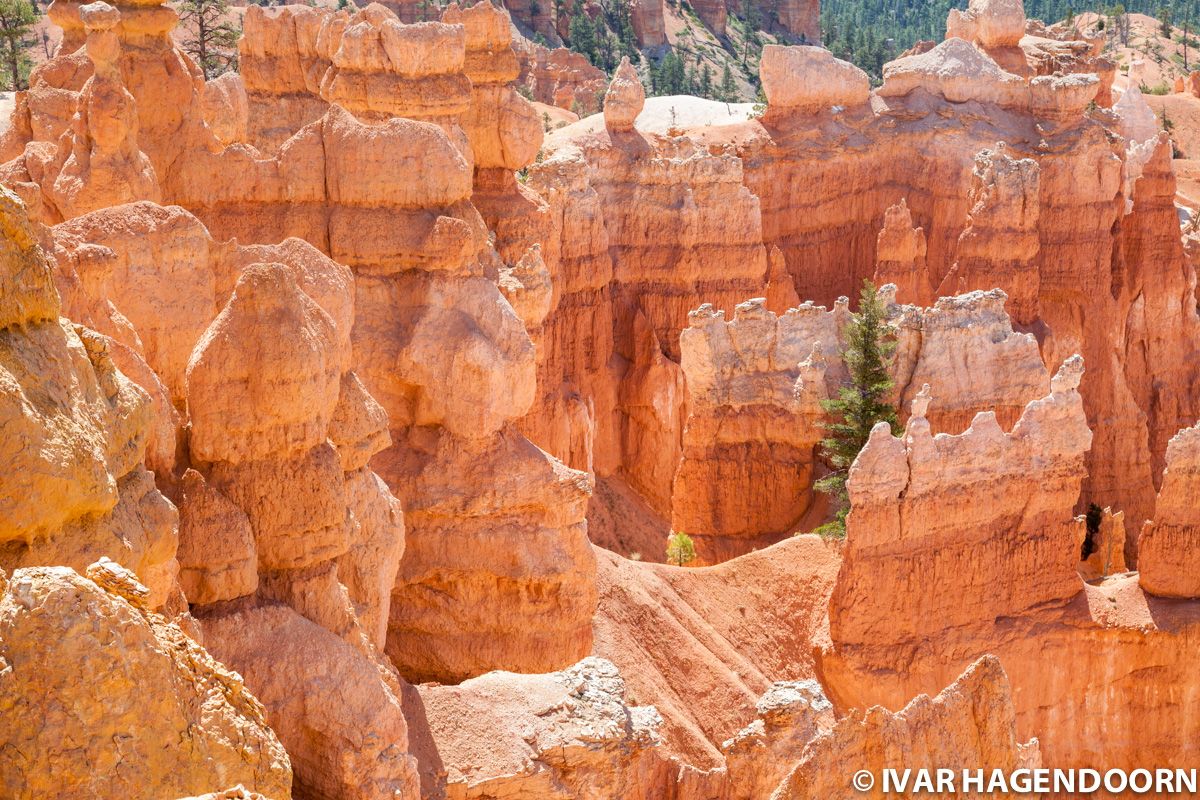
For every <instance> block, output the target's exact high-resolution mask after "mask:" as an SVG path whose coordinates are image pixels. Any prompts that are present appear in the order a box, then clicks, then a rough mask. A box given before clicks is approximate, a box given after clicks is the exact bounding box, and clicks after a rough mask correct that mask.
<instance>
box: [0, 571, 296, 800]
mask: <svg viewBox="0 0 1200 800" xmlns="http://www.w3.org/2000/svg"><path fill="white" fill-rule="evenodd" d="M89 572H92V573H94V574H96V575H97V577H100V578H101V579H102V580H105V582H106V586H112V588H111V589H109V590H108V591H106V590H105V589H104V588H101V587H100V586H97V585H96V583H93V582H92V581H91V580H88V579H87V578H83V577H81V576H80V575H79V574H77V573H76V572H74V571H73V570H71V569H69V568H67V567H30V568H26V569H20V570H17V571H16V572H14V573H13V575H12V577H11V579H9V580H8V581H7V585H5V584H4V581H2V580H0V589H2V590H3V591H2V593H0V665H3V666H2V667H0V714H2V715H3V718H4V721H5V722H4V725H0V750H3V751H4V752H7V753H10V754H15V753H21V754H22V756H23V757H21V758H4V759H0V792H2V793H3V794H4V796H5V797H11V798H13V799H14V800H34V798H45V797H62V796H78V797H89V798H97V799H98V800H108V799H111V800H118V798H128V797H134V796H153V797H170V798H174V797H180V796H184V795H191V794H196V793H202V792H206V791H208V790H209V789H212V788H213V787H215V786H223V785H227V784H228V783H231V782H237V783H241V784H243V785H244V786H247V787H251V788H252V789H254V790H256V791H259V792H262V793H263V794H265V795H267V796H269V797H271V798H276V799H284V798H288V797H290V796H291V781H292V775H291V767H290V764H289V760H288V755H287V753H285V752H284V749H283V747H282V746H281V745H280V743H279V740H278V739H277V738H276V737H275V734H274V733H272V732H271V729H270V728H268V727H267V723H266V720H265V719H264V713H263V707H262V705H261V704H260V703H259V702H258V700H256V699H255V698H254V696H253V695H251V694H250V692H249V691H248V690H247V689H246V687H245V686H244V685H243V683H242V680H241V678H240V677H239V676H238V675H237V674H236V673H233V672H230V671H228V670H227V669H226V668H225V667H223V666H222V665H221V664H219V663H217V662H216V661H214V660H213V658H212V657H211V656H210V655H209V654H208V653H207V652H206V651H205V650H204V649H203V648H201V647H200V646H199V645H197V644H196V643H195V642H194V641H193V640H192V639H190V638H189V637H188V636H187V635H185V634H184V633H183V632H182V631H181V630H180V629H179V628H178V627H176V626H175V625H173V624H170V623H168V622H167V621H166V620H165V619H163V618H162V617H161V616H159V615H158V614H155V613H153V612H149V611H146V610H143V609H141V608H139V607H138V606H137V605H135V604H132V603H130V602H129V601H127V600H126V599H125V598H124V597H122V596H121V595H122V594H125V593H128V592H130V591H133V592H135V593H138V594H140V592H146V591H147V590H146V589H145V587H139V585H138V584H137V582H136V581H133V580H132V578H131V577H128V576H129V573H128V571H127V570H123V569H122V568H120V567H119V566H116V565H113V564H111V562H110V563H109V564H107V565H96V566H95V567H94V568H93V569H90V570H89ZM123 575H124V576H126V577H122V576H123ZM139 588H140V592H139V591H138V590H139Z"/></svg>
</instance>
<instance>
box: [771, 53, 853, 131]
mask: <svg viewBox="0 0 1200 800" xmlns="http://www.w3.org/2000/svg"><path fill="white" fill-rule="evenodd" d="M759 72H760V74H761V77H762V87H763V92H764V93H765V94H766V96H767V110H768V112H769V113H770V115H771V116H772V117H778V116H779V115H781V114H787V113H801V114H805V113H807V114H813V113H819V112H828V111H829V110H830V109H831V108H833V107H834V106H839V107H843V108H846V107H852V106H859V105H862V104H863V103H866V102H867V97H868V95H869V93H870V90H871V85H870V81H869V80H868V79H867V73H865V72H863V71H862V70H861V69H859V68H858V67H856V66H854V65H853V64H850V63H849V62H846V61H842V60H840V59H837V58H834V57H833V54H832V53H830V52H829V51H828V50H826V49H825V48H823V47H804V46H797V47H783V46H781V45H775V44H769V45H767V46H766V47H764V48H763V53H762V61H761V62H760V64H759Z"/></svg>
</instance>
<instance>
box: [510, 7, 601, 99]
mask: <svg viewBox="0 0 1200 800" xmlns="http://www.w3.org/2000/svg"><path fill="white" fill-rule="evenodd" d="M506 8H508V9H509V10H510V11H511V10H512V3H511V2H510V3H508V4H507V5H506ZM513 49H514V50H516V53H517V60H518V61H519V62H520V64H521V74H520V75H519V76H518V78H517V83H518V84H520V85H522V86H525V87H528V89H529V93H530V94H531V95H533V99H534V100H537V101H538V102H541V103H546V104H547V105H553V106H558V107H559V108H565V109H567V110H568V111H571V112H573V113H575V114H577V115H578V116H581V117H582V116H586V115H587V114H591V113H595V112H596V111H599V110H600V108H601V104H602V101H603V98H604V92H605V89H606V87H607V85H608V80H607V77H608V76H606V75H605V74H604V72H603V70H600V69H597V68H596V67H594V66H592V62H590V61H588V60H587V56H585V55H583V54H582V53H576V52H575V51H574V50H569V49H567V48H566V47H556V48H554V49H553V50H551V49H549V48H546V47H543V46H542V45H540V44H536V43H534V42H531V41H529V40H528V39H525V38H519V39H518V40H516V41H515V42H513Z"/></svg>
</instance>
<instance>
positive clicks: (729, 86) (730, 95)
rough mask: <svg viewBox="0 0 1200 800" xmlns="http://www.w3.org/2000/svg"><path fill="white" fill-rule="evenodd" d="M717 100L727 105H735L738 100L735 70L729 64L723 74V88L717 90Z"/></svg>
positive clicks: (727, 63)
mask: <svg viewBox="0 0 1200 800" xmlns="http://www.w3.org/2000/svg"><path fill="white" fill-rule="evenodd" d="M717 99H718V100H723V101H725V102H726V103H735V102H737V99H738V89H737V83H735V82H734V80H733V70H731V69H730V68H729V62H726V63H725V71H724V72H722V73H721V87H720V88H719V89H718V90H717Z"/></svg>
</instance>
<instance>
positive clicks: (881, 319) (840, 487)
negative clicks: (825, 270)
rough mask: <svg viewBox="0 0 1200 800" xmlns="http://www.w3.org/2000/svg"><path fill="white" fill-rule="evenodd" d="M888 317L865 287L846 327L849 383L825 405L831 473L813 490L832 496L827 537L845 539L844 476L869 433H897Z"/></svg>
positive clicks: (847, 508)
mask: <svg viewBox="0 0 1200 800" xmlns="http://www.w3.org/2000/svg"><path fill="white" fill-rule="evenodd" d="M885 314H886V309H885V308H884V306H883V302H882V301H881V300H880V299H879V292H878V290H876V288H875V286H874V285H873V284H872V283H871V282H870V281H866V282H864V284H863V289H862V294H861V295H860V298H859V306H858V313H856V314H853V315H852V316H851V320H850V323H849V325H847V327H846V345H845V349H844V350H843V352H842V359H843V360H844V361H845V363H846V368H847V370H848V371H849V373H850V379H849V383H848V384H847V385H846V386H843V387H842V388H841V389H840V390H839V391H838V394H837V397H834V398H831V399H829V400H826V401H824V403H823V405H824V406H825V410H826V411H827V412H828V413H829V414H830V415H831V416H832V417H833V420H832V421H831V422H829V423H826V425H825V430H826V432H827V433H828V434H829V435H828V437H826V438H825V439H824V440H823V441H822V442H821V448H822V451H823V452H824V455H825V457H826V459H828V461H829V463H830V465H831V466H832V467H833V472H831V473H829V474H828V475H826V476H825V477H824V478H822V479H821V480H819V481H817V483H816V485H815V487H814V488H815V489H816V490H817V491H819V492H824V493H826V494H828V495H830V498H831V500H832V502H833V503H834V505H835V507H836V515H835V517H834V520H833V521H832V522H829V523H826V524H825V525H822V526H821V528H819V529H818V532H819V533H822V534H823V535H831V536H838V537H840V536H844V535H845V534H846V514H847V513H848V512H849V511H850V499H849V495H848V494H847V492H846V477H847V475H848V474H849V472H850V465H851V464H853V463H854V459H855V458H857V457H858V454H859V452H861V451H862V449H863V447H864V446H866V444H867V439H868V438H870V436H871V429H872V428H874V427H875V425H876V424H877V423H879V422H887V423H890V424H891V426H892V428H893V429H894V428H895V427H896V425H897V420H896V409H895V407H894V406H892V404H891V403H890V402H889V401H888V397H889V396H890V394H891V391H892V378H891V375H890V374H889V373H888V365H889V363H890V362H891V356H892V353H893V352H894V351H895V349H896V340H895V334H894V333H893V332H892V329H891V328H890V327H889V326H888V324H887V320H886V318H885Z"/></svg>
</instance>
